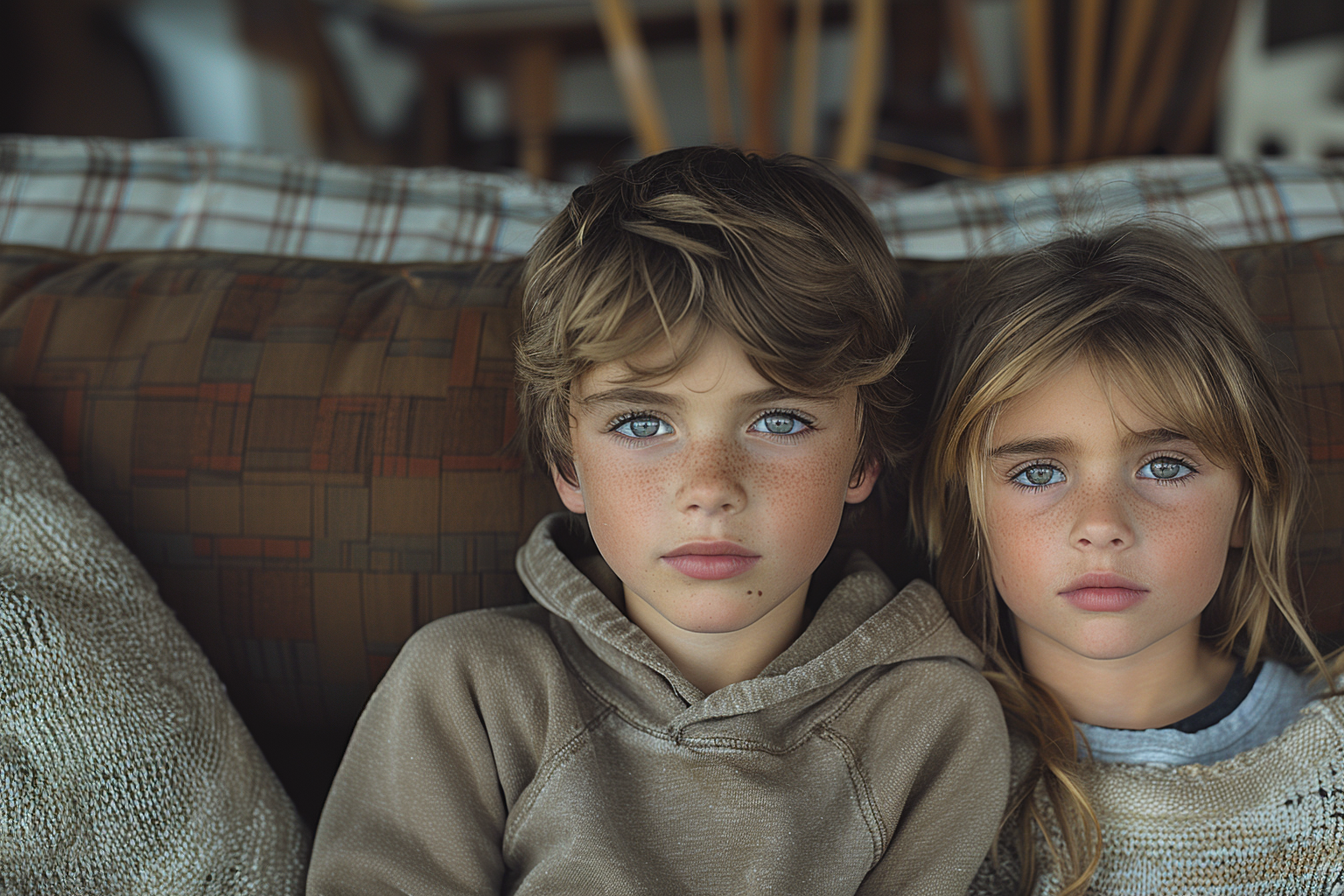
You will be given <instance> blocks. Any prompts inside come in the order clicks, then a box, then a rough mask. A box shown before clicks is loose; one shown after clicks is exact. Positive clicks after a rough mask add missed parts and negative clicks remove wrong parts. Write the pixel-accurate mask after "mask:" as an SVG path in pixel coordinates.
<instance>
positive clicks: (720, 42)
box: [695, 0, 737, 144]
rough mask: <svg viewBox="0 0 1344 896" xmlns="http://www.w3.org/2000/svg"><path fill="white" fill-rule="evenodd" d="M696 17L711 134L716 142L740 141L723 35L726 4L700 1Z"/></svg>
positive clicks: (725, 42) (717, 1) (697, 3)
mask: <svg viewBox="0 0 1344 896" xmlns="http://www.w3.org/2000/svg"><path fill="white" fill-rule="evenodd" d="M695 17H696V31H697V34H698V35H699V43H700V72H701V77H703V78H704V79H705V105H706V107H707V108H708V109H709V127H710V133H711V134H712V135H713V137H714V142H715V143H724V144H728V143H732V142H734V141H735V140H736V139H737V138H736V134H735V128H734V127H733V103H732V99H731V98H730V91H729V89H728V78H729V75H728V41H727V39H726V38H725V37H724V36H723V4H722V3H720V2H719V0H696V2H695Z"/></svg>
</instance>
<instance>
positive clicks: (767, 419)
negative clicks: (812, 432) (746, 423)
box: [751, 414, 808, 436]
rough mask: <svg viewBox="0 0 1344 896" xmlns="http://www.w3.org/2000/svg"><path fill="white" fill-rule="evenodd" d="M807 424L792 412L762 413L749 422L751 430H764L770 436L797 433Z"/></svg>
mask: <svg viewBox="0 0 1344 896" xmlns="http://www.w3.org/2000/svg"><path fill="white" fill-rule="evenodd" d="M807 426H808V424H807V423H806V422H805V421H803V420H801V419H800V418H798V417H795V416H794V415H793V414H763V415H762V416H761V417H760V419H758V420H757V421H756V422H755V423H753V424H751V429H752V431H753V432H766V433H769V434H770V435H772V436H792V435H797V434H798V433H800V432H802V431H803V430H805V429H807Z"/></svg>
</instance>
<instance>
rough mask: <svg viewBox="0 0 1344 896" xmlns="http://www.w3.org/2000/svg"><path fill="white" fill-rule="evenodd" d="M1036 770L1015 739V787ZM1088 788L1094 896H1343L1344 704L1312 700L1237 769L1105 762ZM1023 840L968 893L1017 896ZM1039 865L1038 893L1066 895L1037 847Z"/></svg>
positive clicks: (1087, 771) (1221, 764)
mask: <svg viewBox="0 0 1344 896" xmlns="http://www.w3.org/2000/svg"><path fill="white" fill-rule="evenodd" d="M1030 759H1031V748H1030V747H1028V746H1026V745H1025V743H1023V742H1021V741H1020V740H1019V739H1018V738H1016V737H1015V738H1014V739H1013V770H1014V776H1015V777H1017V776H1018V775H1020V774H1022V773H1024V772H1025V770H1026V768H1027V765H1028V763H1029V761H1030ZM1083 786H1084V787H1085V789H1086V791H1087V793H1088V796H1089V797H1090V798H1091V800H1092V805H1093V808H1094V809H1095V810H1096V812H1097V817H1098V819H1099V821H1100V823H1101V828H1102V837H1103V842H1104V846H1103V849H1102V857H1101V865H1100V868H1099V869H1098V871H1097V873H1096V876H1095V877H1094V878H1093V880H1092V885H1091V888H1090V889H1089V890H1088V892H1089V893H1090V894H1094V896H1131V894H1133V896H1140V894H1145V896H1146V894H1153V893H1161V894H1200V896H1251V894H1264V896H1269V894H1275V896H1278V894H1282V896H1298V894H1308V893H1310V894H1340V893H1344V696H1340V697H1326V698H1324V699H1319V700H1314V701H1312V702H1311V703H1309V704H1308V705H1307V706H1306V708H1304V709H1303V710H1302V711H1301V712H1300V713H1299V714H1298V716H1297V718H1296V720H1295V721H1294V722H1293V723H1292V724H1291V725H1290V726H1289V727H1288V728H1287V729H1286V730H1285V731H1283V732H1282V733H1281V734H1280V735H1278V736H1277V737H1275V738H1273V739H1271V740H1269V741H1267V742H1266V743H1263V744H1261V745H1260V746H1257V747H1254V748H1252V749H1249V750H1246V751H1244V752H1241V753H1238V754H1237V755H1235V756H1233V757H1232V758H1229V759H1224V760H1221V761H1218V762H1213V763H1210V764H1207V765H1201V764H1182V765H1169V764H1158V763H1149V764H1128V763H1118V762H1101V761H1097V762H1092V763H1088V764H1086V765H1085V766H1084V775H1083ZM1037 798H1038V799H1039V800H1040V801H1041V805H1042V806H1044V805H1045V802H1044V799H1043V797H1042V796H1041V794H1040V793H1038V794H1037ZM1016 838H1017V831H1016V829H1009V830H1006V831H1004V834H1003V838H1002V840H1001V841H1000V846H999V850H1000V867H999V868H998V869H997V870H996V869H995V868H994V867H993V866H992V863H990V862H986V863H985V865H984V867H982V869H981V871H980V873H979V874H978V875H977V877H976V881H975V883H974V885H973V886H972V887H971V891H970V892H971V893H972V894H977V896H978V894H1011V893H1015V892H1016V891H1017V889H1016V888H1017V882H1018V880H1019V879H1020V873H1019V863H1018V861H1017V857H1016V855H1015V851H1014V849H1013V847H1012V844H1013V843H1015V842H1016ZM1036 854H1037V859H1038V862H1039V863H1040V864H1041V865H1042V866H1043V868H1044V870H1043V873H1041V874H1040V875H1039V877H1038V880H1037V885H1036V888H1035V889H1034V890H1033V891H1032V892H1033V893H1036V894H1053V893H1058V892H1059V889H1060V880H1059V877H1058V874H1057V870H1056V867H1055V865H1054V863H1052V862H1051V861H1050V856H1049V853H1048V852H1047V850H1046V849H1045V845H1044V842H1043V840H1042V839H1041V838H1039V837H1038V838H1037V849H1036Z"/></svg>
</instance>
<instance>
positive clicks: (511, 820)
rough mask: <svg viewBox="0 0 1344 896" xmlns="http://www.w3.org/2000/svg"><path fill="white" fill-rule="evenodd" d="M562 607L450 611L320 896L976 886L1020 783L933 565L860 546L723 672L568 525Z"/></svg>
mask: <svg viewBox="0 0 1344 896" xmlns="http://www.w3.org/2000/svg"><path fill="white" fill-rule="evenodd" d="M569 528H570V527H569V526H568V525H567V523H566V521H565V519H564V517H563V516H553V517H550V518H548V519H547V520H545V521H543V522H542V524H541V525H540V526H538V528H537V530H536V531H535V532H534V533H533V535H532V538H531V539H530V540H529V541H528V543H527V544H526V545H525V546H524V548H523V549H522V550H521V551H520V552H519V556H518V569H519V572H520V574H521V575H522V577H523V580H524V582H525V583H526V584H527V586H528V588H529V589H530V590H531V592H532V593H533V595H535V596H536V598H537V600H538V601H539V602H540V604H541V606H535V605H530V606H522V607H513V608H508V609H504V610H485V611H480V612H474V613H465V614H459V615H455V616H450V617H448V618H445V619H442V620H439V621H437V622H435V623H433V624H431V625H429V626H427V627H425V628H424V629H423V630H421V631H420V632H419V633H417V634H416V635H415V637H414V638H412V639H411V641H410V642H408V643H407V645H406V647H405V649H404V650H403V651H402V654H401V655H400V656H399V657H398V659H397V661H396V663H395V664H394V665H393V667H392V669H391V671H390V672H389V673H388V676H387V678H386V679H385V680H384V682H383V683H382V685H381V686H380V687H379V688H378V691H377V692H376V693H375V694H374V696H373V698H372V699H371V700H370V702H369V705H368V707H367V708H366V709H365V711H364V715H363V717H362V718H361V719H360V722H359V725H358V727H357V728H356V731H355V735H354V738H353V740H352V741H351V744H350V748H349V750H348V752H347V753H346V756H345V760H344V762H343V763H342V765H341V769H340V772H339V774H338V775H337V779H336V783H335V785H334V786H333V788H332V791H331V794H330V796H329V797H328V800H327V805H326V808H325V810H324V812H323V815H322V820H321V823H320V825H319V828H318V833H317V840H316V844H315V847H314V856H313V865H312V869H311V871H310V875H309V879H308V892H309V893H310V894H323V896H327V894H332V896H334V894H345V893H349V894H375V893H545V894H548V896H554V894H566V893H575V894H579V893H582V894H608V893H609V894H636V893H639V894H645V893H658V894H664V893H704V894H731V893H799V894H811V893H824V894H838V893H855V892H863V893H918V894H934V893H948V894H957V896H960V894H962V893H964V892H965V890H966V886H967V884H968V883H969V881H970V879H971V877H972V875H973V874H974V872H975V870H976V868H977V867H978V866H979V864H980V861H981V859H982V858H983V857H984V856H985V854H986V852H987V851H988V849H989V846H990V844H991V842H992V840H993V837H994V831H995V827H996V825H997V823H998V819H999V816H1000V814H1001V812H1002V810H1003V807H1004V803H1005V800H1006V795H1007V787H1008V745H1007V735H1006V733H1005V730H1004V724H1003V718H1002V713H1001V711H1000V709H999V705H998V702H997V700H996V699H995V697H994V694H993V692H992V691H991V690H990V688H989V686H988V685H987V684H986V683H985V681H984V679H983V678H981V676H980V674H979V672H978V671H977V667H978V665H979V656H978V655H977V653H976V650H975V648H974V647H973V646H972V645H971V643H970V642H969V641H968V640H967V639H966V638H965V637H964V636H963V635H962V634H961V632H960V631H958V629H957V628H956V626H955V625H954V624H953V622H952V620H951V618H950V617H949V616H948V615H947V612H946V610H945V608H944V607H943V603H942V601H941V599H940V598H939V597H938V595H937V593H936V592H935V591H934V590H933V588H931V587H930V586H929V585H927V584H925V583H923V582H918V581H917V582H914V583H912V584H911V585H909V586H908V587H907V588H905V589H904V590H902V591H901V592H900V593H899V594H897V593H896V592H895V589H894V588H893V586H892V585H891V583H890V581H889V580H888V579H887V578H886V577H885V576H884V575H883V574H882V573H881V572H880V571H879V570H878V569H877V567H876V566H875V565H873V563H872V562H871V561H869V560H868V559H867V558H866V557H864V556H862V555H861V554H856V555H855V556H854V557H853V558H851V560H850V562H849V564H848V566H847V568H846V570H845V576H844V578H843V579H842V580H841V581H840V582H839V584H838V585H837V586H836V587H835V589H834V590H833V591H832V592H831V593H830V594H829V595H828V596H827V597H826V599H825V600H824V601H823V602H822V603H821V605H820V607H819V608H818V610H817V612H816V615H815V616H814V618H813V619H812V621H811V623H810V624H809V626H808V627H807V629H806V630H805V631H804V632H803V634H802V635H800V636H799V638H798V639H797V640H796V641H795V642H794V643H793V644H792V645H791V646H790V647H789V648H788V649H787V650H786V651H785V652H784V653H783V654H781V655H780V656H779V657H778V658H776V659H775V660H774V662H772V663H771V664H770V665H769V666H768V667H767V668H766V669H765V670H764V671H763V672H762V673H761V674H760V675H759V676H757V677H756V678H754V679H751V680H748V681H743V682H739V683H736V684H732V685H729V686H727V687H725V688H722V689H720V690H718V691H715V692H714V693H712V694H709V695H704V694H702V693H701V692H700V691H699V690H698V689H697V688H696V687H695V686H694V685H692V684H691V683H690V682H689V681H687V680H686V678H685V677H684V676H682V675H681V673H680V672H678V671H677V669H676V668H675V667H673V665H672V664H671V662H670V661H669V660H668V659H667V657H666V656H665V655H664V654H663V653H662V651H660V650H659V649H658V648H657V647H656V646H655V645H654V644H653V642H652V641H650V640H649V639H648V637H647V636H646V635H645V634H644V633H643V632H642V631H641V630H640V629H638V628H637V627H635V626H634V625H633V624H632V623H631V622H630V621H629V620H627V619H626V617H625V616H624V615H623V614H622V613H621V611H620V609H619V608H618V607H617V605H616V604H615V603H613V601H612V599H611V598H609V597H607V596H605V595H604V594H603V592H602V591H601V590H599V589H598V587H596V586H595V585H594V579H596V580H599V581H601V580H606V582H605V583H606V584H607V585H608V587H609V588H610V587H611V586H612V585H613V584H614V578H612V577H611V576H610V571H609V570H608V569H606V568H605V567H604V566H602V565H601V564H600V561H597V562H596V565H595V566H594V564H593V561H594V560H595V559H596V558H588V559H586V560H584V561H581V563H582V565H583V566H584V567H585V568H594V569H595V571H594V572H593V573H592V576H591V577H590V576H588V575H585V574H584V573H583V572H582V571H580V569H579V567H578V566H576V565H575V563H574V562H573V561H571V559H570V558H569V556H567V554H566V553H565V551H564V550H563V549H562V548H561V547H560V546H559V545H557V543H556V542H557V540H561V541H563V540H565V538H566V533H567V531H568V530H569Z"/></svg>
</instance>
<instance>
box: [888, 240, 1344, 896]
mask: <svg viewBox="0 0 1344 896" xmlns="http://www.w3.org/2000/svg"><path fill="white" fill-rule="evenodd" d="M970 305H971V307H970V308H969V311H970V313H969V314H968V315H967V316H966V317H965V319H964V320H963V321H962V322H961V325H960V326H959V328H958V332H957V335H956V338H954V340H953V341H952V342H951V343H950V344H951V346H952V349H951V351H950V352H949V359H948V363H947V366H946V368H945V369H944V371H943V377H942V381H941V384H940V387H939V390H938V394H937V396H936V398H935V405H934V408H933V418H932V426H931V430H930V433H931V435H930V440H929V442H928V447H927V448H926V449H925V452H924V455H923V459H922V463H921V469H920V475H917V476H916V477H915V488H914V491H913V495H912V503H913V510H914V516H915V518H916V520H917V521H918V524H919V528H920V530H921V534H922V536H923V537H924V539H925V541H926V543H927V546H928V548H929V551H930V554H931V556H932V557H933V558H934V560H935V561H936V563H937V570H938V582H939V587H940V588H941V589H942V591H943V595H944V598H945V599H946V601H947V603H948V606H949V607H950V608H951V610H952V614H953V616H955V617H956V619H957V621H958V622H959V623H960V624H961V626H962V628H963V629H964V630H965V631H966V632H967V634H969V635H970V636H971V638H972V639H973V640H977V641H978V642H979V644H980V646H981V648H982V649H983V650H984V652H985V654H986V656H987V658H988V663H987V670H988V671H987V675H988V677H989V678H990V679H991V681H992V682H993V684H994V686H995V689H996V690H997V691H998V694H999V698H1000V700H1001V702H1002V703H1003V706H1004V710H1005V712H1006V714H1007V717H1008V720H1009V726H1010V729H1011V730H1012V731H1013V732H1014V740H1015V743H1014V784H1015V791H1014V797H1013V799H1012V800H1011V801H1010V803H1009V808H1008V811H1007V814H1006V816H1005V818H1004V821H1003V825H1002V827H1001V830H1000V838H999V842H998V845H997V847H996V848H995V850H994V852H993V853H992V855H991V856H990V858H989V860H987V862H986V863H985V866H984V868H982V870H981V874H980V876H979V878H978V880H977V883H976V887H975V889H974V891H976V892H985V893H1011V892H1017V893H1064V894H1073V893H1082V892H1093V893H1157V892H1162V893H1180V892H1199V893H1220V894H1221V893H1250V892H1255V893H1307V892H1311V893H1338V892H1344V697H1340V696H1336V694H1337V691H1336V690H1335V687H1334V685H1333V678H1334V674H1337V672H1338V669H1337V668H1335V667H1337V666H1338V665H1339V663H1338V658H1336V660H1335V662H1334V664H1333V667H1332V664H1330V663H1327V662H1326V660H1325V659H1323V658H1322V656H1321V654H1320V652H1319V651H1318V649H1317V648H1316V647H1315V645H1314V644H1313V642H1312V639H1311V636H1310V635H1309V633H1308V631H1307V627H1306V622H1305V617H1304V613H1303V611H1302V609H1301V605H1300V602H1299V599H1298V596H1297V594H1296V592H1295V590H1294V588H1293V585H1294V583H1295V582H1296V581H1297V579H1296V572H1295V569H1294V559H1295V542H1294V535H1295V532H1296V529H1297V526H1298V522H1299V517H1300V515H1301V511H1302V508H1303V493H1304V489H1305V487H1306V483H1307V470H1306V462H1305V458H1304V455H1303V452H1302V449H1301V447H1300V446H1299V444H1298V441H1297V439H1296V437H1295V434H1294V429H1293V427H1292V426H1291V425H1290V422H1289V415H1288V413H1287V412H1286V411H1285V407H1284V398H1283V396H1282V394H1281V392H1280V386H1279V383H1278V381H1277V378H1276V375H1275V373H1274V369H1273V367H1272V365H1271V364H1270V362H1269V361H1268V359H1267V356H1266V350H1265V345H1264V340H1263V337H1262V336H1261V333H1260V331H1259V327H1258V324H1257V321H1256V320H1255V318H1254V316H1253V315H1252V313H1251V311H1250V310H1249V308H1248V307H1247V304H1246V300H1245V298H1244V296H1243V294H1242V292H1241V289H1240V286H1239V284H1238V282H1237V281H1236V280H1235V279H1234V278H1233V276H1232V274H1231V273H1230V271H1229V270H1228V268H1227V266H1226V265H1224V264H1223V263H1222V262H1221V261H1220V259H1219V258H1218V257H1217V256H1216V255H1215V254H1214V253H1212V252H1208V251H1205V250H1203V249H1200V248H1197V247H1196V246H1195V244H1194V243H1193V241H1192V240H1191V239H1189V237H1187V236H1185V235H1183V234H1180V233H1174V232H1168V231H1165V230H1159V229H1151V228H1138V227H1131V228H1126V229H1122V230H1118V231H1114V232H1111V233H1107V234H1103V235H1100V236H1087V237H1069V238H1065V239H1061V240H1059V241H1057V242H1054V243H1052V244H1050V245H1047V246H1045V247H1043V248H1040V249H1036V250H1033V251H1029V252H1027V253H1024V254H1022V255H1020V256H1017V257H1014V258H1011V259H1008V260H1007V261H1004V262H1002V263H1001V264H1000V265H999V266H998V267H997V268H995V269H993V270H992V271H991V272H990V273H989V276H988V278H987V282H986V283H983V284H980V288H979V289H978V290H977V291H976V292H975V294H974V298H973V300H972V301H971V302H970Z"/></svg>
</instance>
